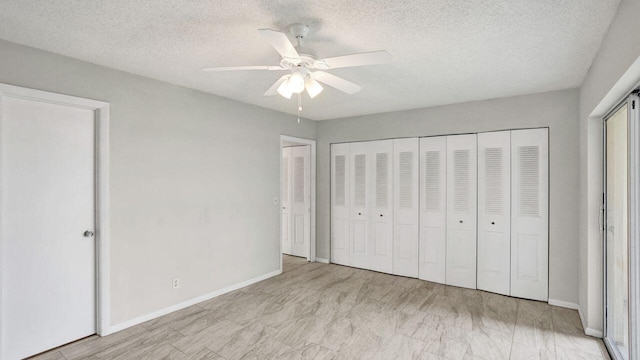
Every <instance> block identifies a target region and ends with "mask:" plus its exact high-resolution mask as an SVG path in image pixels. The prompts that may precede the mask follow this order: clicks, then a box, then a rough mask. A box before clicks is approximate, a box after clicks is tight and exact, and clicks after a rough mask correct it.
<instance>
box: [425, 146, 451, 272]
mask: <svg viewBox="0 0 640 360" xmlns="http://www.w3.org/2000/svg"><path fill="white" fill-rule="evenodd" d="M446 235H447V137H446V136H437V137H429V138H422V139H420V258H419V261H420V276H419V277H420V279H423V280H428V281H434V282H438V283H441V284H444V282H445V271H446V267H445V264H446V262H445V260H446Z"/></svg>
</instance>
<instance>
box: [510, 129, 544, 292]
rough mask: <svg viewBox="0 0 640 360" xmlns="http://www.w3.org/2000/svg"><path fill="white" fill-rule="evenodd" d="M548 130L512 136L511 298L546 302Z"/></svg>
mask: <svg viewBox="0 0 640 360" xmlns="http://www.w3.org/2000/svg"><path fill="white" fill-rule="evenodd" d="M548 149H549V145H548V131H547V129H528V130H514V131H512V132H511V173H512V175H511V295H512V296H516V297H521V298H527V299H534V300H542V301H547V300H548V283H549V278H548V262H549V259H548V253H549V235H548V232H549V230H548V229H549V155H548V154H549V153H548V151H549V150H548Z"/></svg>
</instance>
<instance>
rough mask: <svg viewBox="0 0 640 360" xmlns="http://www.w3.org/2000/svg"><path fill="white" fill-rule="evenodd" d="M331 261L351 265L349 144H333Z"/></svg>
mask: <svg viewBox="0 0 640 360" xmlns="http://www.w3.org/2000/svg"><path fill="white" fill-rule="evenodd" d="M331 262H332V263H335V264H340V265H349V144H333V145H331Z"/></svg>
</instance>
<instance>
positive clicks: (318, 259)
mask: <svg viewBox="0 0 640 360" xmlns="http://www.w3.org/2000/svg"><path fill="white" fill-rule="evenodd" d="M316 262H319V263H323V264H328V263H329V259H323V258H319V257H317V258H316Z"/></svg>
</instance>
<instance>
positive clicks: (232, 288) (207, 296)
mask: <svg viewBox="0 0 640 360" xmlns="http://www.w3.org/2000/svg"><path fill="white" fill-rule="evenodd" d="M280 274H282V271H281V270H276V271H272V272H270V273H267V274H264V275H260V276H258V277H255V278H253V279H249V280H246V281H243V282H240V283H237V284H233V285H229V286H227V287H225V288H222V289H220V290H216V291H212V292H210V293H208V294H205V295H202V296H198V297H195V298H193V299H190V300H187V301H183V302H181V303H178V304H175V305H171V306H169V307H166V308H164V309H161V310H158V311H154V312H152V313H150V314H147V315H143V316H139V317H137V318H134V319H131V320H127V321H125V322H121V323H119V324H116V325H111V326H109V327H108V329H107V331H106V333H104V334H101V335H102V336H105V335H109V334H113V333H115V332H118V331H121V330H124V329H126V328H130V327H132V326H135V325H138V324H142V323H143V322H145V321H149V320H153V319H155V318H158V317H160V316H163V315H167V314H170V313H172V312H174V311H178V310H181V309H184V308H186V307H189V306H192V305H195V304H198V303H201V302H203V301H207V300H210V299H213V298H215V297H218V296H220V295H224V294H226V293H229V292H232V291H235V290H238V289H240V288H243V287H246V286H249V285H251V284H255V283H257V282H259V281H262V280H266V279H268V278H270V277H274V276H277V275H280Z"/></svg>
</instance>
